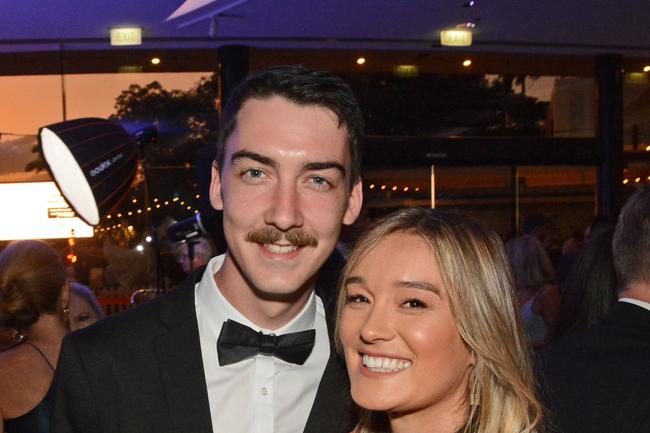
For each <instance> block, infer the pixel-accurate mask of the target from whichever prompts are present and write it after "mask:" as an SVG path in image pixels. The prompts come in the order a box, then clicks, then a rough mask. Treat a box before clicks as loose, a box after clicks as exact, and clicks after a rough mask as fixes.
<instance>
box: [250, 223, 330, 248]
mask: <svg viewBox="0 0 650 433" xmlns="http://www.w3.org/2000/svg"><path fill="white" fill-rule="evenodd" d="M282 238H284V239H286V240H287V241H288V242H289V243H290V244H291V245H293V246H296V247H298V248H302V247H314V248H315V247H317V246H318V239H316V237H315V236H313V235H310V234H309V233H307V232H305V231H304V230H301V229H291V230H289V231H287V232H283V231H280V230H278V229H276V228H273V227H263V228H260V229H253V230H251V231H249V232H248V233H246V238H245V239H246V240H247V241H248V242H253V243H256V244H273V243H276V242H278V241H280V240H281V239H282Z"/></svg>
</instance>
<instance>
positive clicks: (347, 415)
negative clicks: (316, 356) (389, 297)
mask: <svg viewBox="0 0 650 433" xmlns="http://www.w3.org/2000/svg"><path fill="white" fill-rule="evenodd" d="M344 265H345V260H344V259H343V257H342V256H341V255H340V253H338V251H337V250H334V252H333V253H332V255H331V256H330V258H329V259H328V261H327V262H326V264H325V266H324V267H323V269H322V270H321V273H320V274H319V277H318V282H317V283H316V294H317V295H318V296H320V298H321V300H322V301H323V306H324V308H325V319H326V321H327V332H328V334H329V339H330V357H329V360H328V361H327V366H326V367H325V371H324V372H323V377H322V378H321V380H320V384H319V385H318V391H317V392H316V398H315V399H314V405H313V406H312V408H311V412H310V413H309V418H308V419H307V425H306V426H305V430H304V433H348V432H350V431H351V430H352V428H353V427H354V423H355V420H356V414H355V413H354V407H355V406H354V403H353V402H352V397H351V396H350V381H349V379H348V373H347V370H346V368H345V361H343V359H342V358H341V357H340V356H339V355H338V353H337V352H336V348H335V347H334V338H335V328H336V324H335V323H334V318H335V315H336V311H335V310H336V294H337V293H336V292H337V290H336V283H337V281H338V277H339V275H340V274H341V270H342V268H343V266H344Z"/></svg>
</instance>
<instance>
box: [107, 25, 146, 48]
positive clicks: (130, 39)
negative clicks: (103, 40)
mask: <svg viewBox="0 0 650 433" xmlns="http://www.w3.org/2000/svg"><path fill="white" fill-rule="evenodd" d="M111 45H113V46H122V45H142V29H141V28H140V27H116V28H113V29H111Z"/></svg>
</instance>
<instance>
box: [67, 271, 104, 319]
mask: <svg viewBox="0 0 650 433" xmlns="http://www.w3.org/2000/svg"><path fill="white" fill-rule="evenodd" d="M102 317H104V312H103V311H102V307H101V306H100V305H99V303H98V302H97V298H96V297H95V294H94V293H93V291H92V290H90V287H88V286H84V285H83V284H79V283H70V330H71V331H76V330H77V329H83V328H86V327H88V326H90V325H92V324H93V323H95V322H97V321H98V320H99V319H101V318H102Z"/></svg>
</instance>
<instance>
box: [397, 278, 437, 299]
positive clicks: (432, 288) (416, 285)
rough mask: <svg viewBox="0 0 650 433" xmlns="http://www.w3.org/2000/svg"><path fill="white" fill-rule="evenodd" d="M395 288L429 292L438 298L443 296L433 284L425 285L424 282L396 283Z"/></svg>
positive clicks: (408, 281) (407, 281)
mask: <svg viewBox="0 0 650 433" xmlns="http://www.w3.org/2000/svg"><path fill="white" fill-rule="evenodd" d="M393 286H395V287H403V288H406V289H419V290H425V291H427V292H433V293H435V294H436V295H438V296H441V291H440V289H438V288H437V287H436V286H434V285H433V284H429V283H425V282H423V281H410V280H406V281H395V282H394V283H393Z"/></svg>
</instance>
